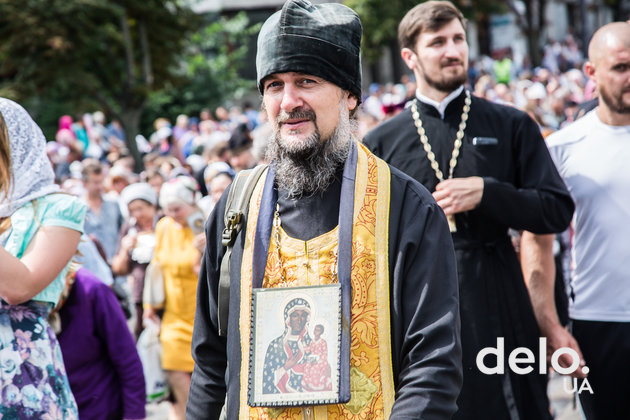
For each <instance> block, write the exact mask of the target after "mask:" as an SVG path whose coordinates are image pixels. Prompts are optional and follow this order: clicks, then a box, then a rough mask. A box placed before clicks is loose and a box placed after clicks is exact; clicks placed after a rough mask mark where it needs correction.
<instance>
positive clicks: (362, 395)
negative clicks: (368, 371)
mask: <svg viewBox="0 0 630 420" xmlns="http://www.w3.org/2000/svg"><path fill="white" fill-rule="evenodd" d="M350 391H351V393H352V398H350V401H349V402H348V403H347V404H346V408H347V409H348V410H350V411H351V412H352V414H359V413H360V412H361V411H363V409H364V408H365V406H366V405H368V403H369V402H370V400H371V399H372V397H373V396H374V394H375V393H376V391H378V387H377V386H376V385H374V383H372V381H370V378H368V377H367V376H365V374H364V373H363V372H361V371H360V370H359V369H357V368H355V367H354V366H353V367H351V368H350Z"/></svg>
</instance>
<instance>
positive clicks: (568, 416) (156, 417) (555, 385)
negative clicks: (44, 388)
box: [147, 375, 583, 420]
mask: <svg viewBox="0 0 630 420" xmlns="http://www.w3.org/2000/svg"><path fill="white" fill-rule="evenodd" d="M564 380H565V379H564V377H563V376H559V375H553V376H552V377H551V380H550V381H549V387H548V390H547V392H548V394H549V399H550V400H551V409H552V411H553V413H554V418H555V419H556V420H583V417H582V413H581V411H580V409H579V407H575V406H574V403H573V395H570V394H567V392H566V391H565V390H564V387H563V383H562V382H563V381H564ZM567 388H569V386H568V385H567ZM168 409H169V403H167V402H162V403H160V404H149V405H147V420H166V419H167V418H168Z"/></svg>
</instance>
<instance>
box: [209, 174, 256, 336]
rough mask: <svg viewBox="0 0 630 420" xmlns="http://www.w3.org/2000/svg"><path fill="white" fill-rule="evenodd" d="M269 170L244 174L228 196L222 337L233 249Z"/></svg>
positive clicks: (220, 311) (220, 309)
mask: <svg viewBox="0 0 630 420" xmlns="http://www.w3.org/2000/svg"><path fill="white" fill-rule="evenodd" d="M266 169H267V165H258V166H256V167H255V168H253V169H248V170H245V171H241V172H239V173H238V174H237V175H236V178H234V181H232V185H231V186H230V191H229V192H228V197H227V201H226V204H225V214H224V216H223V220H224V222H225V229H223V235H222V239H221V243H222V244H223V246H224V247H226V251H225V254H224V255H223V259H221V272H220V276H219V301H218V318H219V319H218V322H219V336H221V337H225V336H227V322H228V315H229V311H228V308H229V305H230V259H231V257H232V248H233V246H234V242H235V241H236V237H237V236H238V234H239V232H240V231H241V230H242V229H243V225H244V224H245V215H246V214H247V209H248V206H249V200H250V198H251V196H252V194H253V193H254V188H255V187H256V184H257V183H258V180H259V179H260V177H261V175H262V174H263V173H264V172H265V170H266Z"/></svg>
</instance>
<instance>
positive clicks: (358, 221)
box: [239, 144, 394, 420]
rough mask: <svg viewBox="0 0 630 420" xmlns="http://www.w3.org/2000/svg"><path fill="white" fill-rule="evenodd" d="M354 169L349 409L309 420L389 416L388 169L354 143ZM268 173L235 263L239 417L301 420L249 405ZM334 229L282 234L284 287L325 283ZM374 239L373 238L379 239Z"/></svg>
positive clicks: (298, 411)
mask: <svg viewBox="0 0 630 420" xmlns="http://www.w3.org/2000/svg"><path fill="white" fill-rule="evenodd" d="M357 152H358V153H357V155H358V159H357V171H356V181H355V191H354V218H353V228H352V268H351V270H352V304H351V316H352V321H351V344H350V390H351V399H350V401H349V402H348V403H347V404H336V405H321V406H314V407H312V408H310V409H308V411H309V412H310V413H311V415H310V416H308V417H309V418H314V419H315V420H322V419H387V418H389V415H390V413H391V409H392V406H393V404H394V380H393V372H392V359H391V334H390V328H391V324H390V304H389V267H388V266H389V260H388V235H389V201H390V172H389V167H388V166H387V164H386V163H385V162H384V161H382V160H380V159H378V158H376V157H375V156H374V155H372V154H371V153H370V152H369V151H368V150H367V149H366V148H365V147H364V146H363V145H361V144H357ZM265 177H266V175H264V176H263V177H261V179H260V181H259V182H258V185H257V186H256V189H255V190H254V194H253V195H252V198H251V201H250V206H249V214H248V222H247V235H246V239H245V247H244V249H243V261H242V266H241V283H240V284H241V286H240V287H241V307H240V317H239V327H240V333H241V373H240V383H241V385H240V398H239V400H240V407H239V413H240V416H239V417H240V418H241V419H283V420H285V419H286V420H288V419H296V420H297V419H303V418H305V415H306V414H305V412H306V411H307V409H304V408H302V407H290V408H261V407H257V408H251V407H249V406H248V405H247V384H248V376H249V357H248V355H249V351H250V348H249V346H250V325H251V322H250V321H251V319H250V317H251V308H250V305H251V285H252V257H253V246H252V244H253V240H254V234H255V232H256V222H257V220H258V210H259V206H260V202H261V199H262V191H263V186H264V183H265V179H264V178H265ZM337 232H338V227H336V228H335V229H334V230H332V231H330V232H328V233H326V234H324V235H321V236H319V237H317V238H314V239H312V240H310V241H306V242H304V241H300V240H297V239H294V238H289V237H288V236H287V235H286V233H284V231H282V230H281V239H280V241H281V258H282V267H283V269H284V270H285V277H286V282H287V284H288V285H289V286H306V285H318V284H327V283H330V280H331V273H332V264H333V263H334V261H335V258H334V254H335V250H336V248H337ZM377 238H378V240H377ZM279 267H280V264H279V263H278V252H277V249H276V246H275V240H273V239H272V240H271V241H270V244H269V252H268V258H267V265H266V269H265V277H264V280H263V287H276V286H277V283H278V281H279V280H278V279H279V278H280V276H279V272H278V270H279V269H280V268H279Z"/></svg>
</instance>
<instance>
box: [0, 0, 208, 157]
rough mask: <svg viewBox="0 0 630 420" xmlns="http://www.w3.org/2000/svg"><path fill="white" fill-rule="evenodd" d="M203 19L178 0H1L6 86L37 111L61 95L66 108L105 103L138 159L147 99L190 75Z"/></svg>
mask: <svg viewBox="0 0 630 420" xmlns="http://www.w3.org/2000/svg"><path fill="white" fill-rule="evenodd" d="M199 24H200V22H199V17H198V16H197V15H196V14H194V13H193V12H192V11H191V10H190V8H189V7H188V6H185V5H183V2H181V1H178V0H20V1H15V0H0V38H1V39H2V40H3V41H2V42H1V43H0V84H1V86H2V92H3V93H4V94H8V95H11V96H12V97H13V98H14V99H17V100H19V101H27V102H30V103H32V104H33V106H35V107H38V109H34V110H33V111H35V112H38V111H41V110H42V109H44V108H45V107H47V106H48V104H49V103H50V101H53V102H55V98H60V99H62V100H63V101H64V103H63V104H62V105H61V106H59V104H57V106H56V107H55V108H58V109H60V110H61V109H68V108H69V109H75V110H78V109H82V108H81V107H85V106H88V105H92V106H98V107H99V108H101V109H103V110H104V111H105V112H106V113H107V114H108V115H109V116H110V117H113V118H118V119H119V120H120V121H121V122H122V123H123V125H124V127H125V129H126V130H127V134H128V136H127V137H128V139H127V145H128V147H129V150H130V151H131V153H132V154H133V155H134V156H135V157H136V158H138V153H137V149H136V145H135V141H133V139H134V138H135V134H136V133H138V127H139V121H140V116H141V114H142V112H143V111H144V108H145V106H146V103H147V99H148V97H149V95H150V94H151V93H152V92H156V91H160V90H162V89H165V88H168V87H173V86H176V85H178V84H180V83H182V81H184V80H185V78H184V77H183V75H182V74H181V62H182V60H183V57H184V56H185V53H187V49H186V45H187V44H186V41H187V39H188V37H189V36H190V35H191V34H192V33H193V32H194V30H195V29H197V28H198V27H199ZM66 106H67V108H66ZM83 109H85V108H83ZM136 160H137V161H139V159H136Z"/></svg>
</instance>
